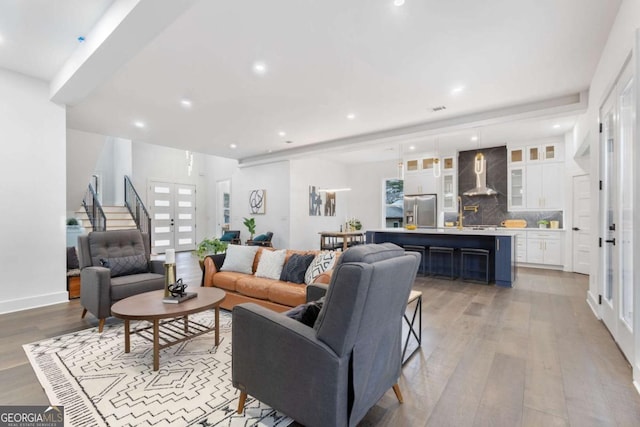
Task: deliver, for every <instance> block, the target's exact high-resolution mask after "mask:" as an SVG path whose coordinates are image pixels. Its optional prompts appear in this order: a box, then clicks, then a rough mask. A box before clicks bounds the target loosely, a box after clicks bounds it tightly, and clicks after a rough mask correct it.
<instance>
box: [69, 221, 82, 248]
mask: <svg viewBox="0 0 640 427" xmlns="http://www.w3.org/2000/svg"><path fill="white" fill-rule="evenodd" d="M82 234H84V227H82V225H81V224H80V222H79V221H78V220H77V219H75V218H68V219H67V247H69V246H77V244H78V236H80V235H82Z"/></svg>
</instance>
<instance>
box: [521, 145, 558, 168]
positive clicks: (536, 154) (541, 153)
mask: <svg viewBox="0 0 640 427" xmlns="http://www.w3.org/2000/svg"><path fill="white" fill-rule="evenodd" d="M526 150H527V151H526V155H527V162H528V163H539V162H558V161H561V160H562V144H558V143H555V142H549V143H546V144H540V145H529V146H527V148H526Z"/></svg>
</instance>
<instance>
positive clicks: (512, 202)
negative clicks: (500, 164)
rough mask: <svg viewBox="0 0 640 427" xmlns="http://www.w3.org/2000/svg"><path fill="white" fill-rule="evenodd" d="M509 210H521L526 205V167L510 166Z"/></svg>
mask: <svg viewBox="0 0 640 427" xmlns="http://www.w3.org/2000/svg"><path fill="white" fill-rule="evenodd" d="M507 178H508V181H509V182H508V196H509V197H508V198H509V210H519V209H524V208H525V207H526V199H525V192H524V179H525V177H524V167H522V166H519V167H511V168H509V175H508V177H507Z"/></svg>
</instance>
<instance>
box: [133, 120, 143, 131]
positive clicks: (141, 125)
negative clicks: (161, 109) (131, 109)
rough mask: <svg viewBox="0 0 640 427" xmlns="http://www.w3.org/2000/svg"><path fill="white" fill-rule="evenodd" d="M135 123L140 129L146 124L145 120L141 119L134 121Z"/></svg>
mask: <svg viewBox="0 0 640 427" xmlns="http://www.w3.org/2000/svg"><path fill="white" fill-rule="evenodd" d="M133 125H134V126H135V127H137V128H138V129H142V128H144V126H145V124H144V122H141V121H139V120H138V121H135V122H133Z"/></svg>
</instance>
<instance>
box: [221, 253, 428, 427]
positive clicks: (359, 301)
mask: <svg viewBox="0 0 640 427" xmlns="http://www.w3.org/2000/svg"><path fill="white" fill-rule="evenodd" d="M419 264H420V254H418V253H416V252H407V253H405V252H404V250H403V249H402V248H400V247H398V246H396V245H394V244H391V243H384V244H378V245H361V246H356V247H353V248H351V249H348V250H346V251H345V252H344V254H343V255H342V256H341V257H340V258H339V260H338V262H337V265H336V267H335V269H334V273H333V275H332V278H331V284H330V285H329V287H328V291H327V294H326V299H325V303H324V305H323V307H322V310H321V311H320V314H319V316H318V319H317V320H316V323H315V325H314V327H313V328H311V327H308V326H305V325H304V324H302V323H300V322H298V321H297V320H294V319H291V318H289V317H287V316H285V315H283V314H281V313H275V312H273V311H271V310H268V309H265V308H263V307H260V306H258V305H255V304H251V303H246V304H240V305H237V306H235V307H234V309H233V328H232V334H233V339H232V341H231V342H232V347H233V348H232V351H233V353H232V354H233V359H232V360H233V365H232V381H233V385H234V387H236V388H238V389H240V392H241V393H240V401H239V405H238V412H242V411H243V409H244V403H245V399H246V397H247V395H251V396H253V397H254V398H256V399H258V400H260V401H262V402H264V403H266V404H268V405H270V406H272V407H273V408H275V409H277V410H279V411H281V412H283V413H284V414H286V415H288V416H290V417H292V418H293V419H295V420H296V421H297V422H299V423H301V424H304V425H305V426H307V427H313V426H339V427H341V426H354V425H356V424H357V423H358V422H359V421H360V420H361V419H362V418H363V417H364V416H365V415H366V413H367V411H368V410H369V409H370V408H371V407H372V406H373V405H375V404H376V402H378V400H380V398H381V397H382V396H383V395H384V394H385V393H386V392H387V391H388V390H389V389H390V388H393V390H394V392H395V394H396V397H397V398H398V400H399V401H400V402H401V403H402V395H401V393H400V388H399V387H398V384H397V382H398V378H399V377H400V368H401V339H402V338H401V331H402V316H403V313H404V310H405V308H406V305H407V298H408V297H409V293H410V291H411V287H412V285H413V282H414V280H415V277H416V273H417V270H418V266H419ZM316 291H317V289H316Z"/></svg>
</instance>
